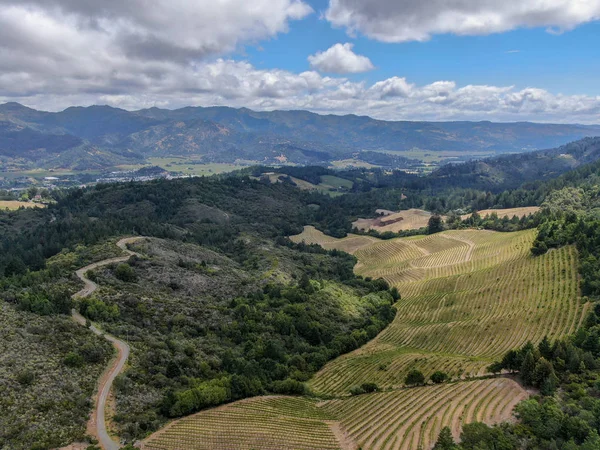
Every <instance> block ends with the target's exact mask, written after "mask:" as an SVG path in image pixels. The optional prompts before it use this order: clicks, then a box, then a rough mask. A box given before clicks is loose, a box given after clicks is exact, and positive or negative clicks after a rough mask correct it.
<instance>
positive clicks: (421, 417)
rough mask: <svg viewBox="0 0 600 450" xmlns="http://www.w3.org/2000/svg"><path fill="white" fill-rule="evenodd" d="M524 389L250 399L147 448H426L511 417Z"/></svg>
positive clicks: (180, 425)
mask: <svg viewBox="0 0 600 450" xmlns="http://www.w3.org/2000/svg"><path fill="white" fill-rule="evenodd" d="M526 397H527V393H526V392H525V391H524V390H523V389H522V388H521V387H520V386H519V384H517V383H516V382H514V381H512V380H511V379H508V378H497V379H487V380H476V381H470V382H459V383H451V384H444V385H437V386H425V387H417V388H405V389H399V390H396V391H391V392H381V393H374V394H366V395H360V396H356V397H351V398H344V399H336V400H328V401H325V402H321V403H315V402H313V401H312V400H308V399H302V398H295V397H255V398H253V399H249V400H243V401H240V402H236V403H232V404H230V405H227V406H223V407H220V408H215V409H212V410H207V411H204V412H201V413H198V414H195V415H193V416H189V417H186V418H184V419H181V420H178V421H175V422H173V423H172V424H171V425H169V426H167V427H165V428H164V429H163V430H162V431H159V432H158V433H155V434H154V435H152V436H150V437H149V438H148V439H146V441H145V442H144V444H143V446H142V448H143V449H145V450H175V449H177V450H208V449H216V450H218V449H227V450H229V449H240V450H242V449H244V450H252V449H261V450H262V449H269V450H279V449H289V450H292V449H293V450H327V449H332V450H333V449H342V450H349V449H352V450H356V449H358V448H362V449H365V450H367V449H373V450H375V449H377V450H379V449H398V450H400V449H402V450H414V449H417V448H420V447H422V448H423V449H429V448H431V446H432V445H433V443H434V442H435V440H436V438H437V435H438V434H439V432H440V430H441V428H442V427H444V426H449V427H451V429H452V431H453V433H454V435H455V437H458V435H459V434H460V429H461V427H462V425H463V424H464V423H469V422H474V421H480V422H485V423H488V424H494V423H498V422H501V421H505V420H511V419H512V410H513V407H514V406H515V405H516V404H517V403H518V402H519V401H521V400H523V399H524V398H526Z"/></svg>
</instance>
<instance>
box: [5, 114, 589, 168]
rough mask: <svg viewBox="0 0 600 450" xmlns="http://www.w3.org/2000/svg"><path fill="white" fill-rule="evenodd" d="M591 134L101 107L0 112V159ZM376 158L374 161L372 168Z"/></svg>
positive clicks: (355, 148) (221, 157) (508, 147)
mask: <svg viewBox="0 0 600 450" xmlns="http://www.w3.org/2000/svg"><path fill="white" fill-rule="evenodd" d="M596 135H600V126H598V125H591V126H589V125H587V126H586V125H576V124H574V125H568V124H567V125H565V124H537V123H530V122H516V123H492V122H408V121H400V122H387V121H381V120H375V119H371V118H369V117H366V116H355V115H346V116H335V115H327V116H324V115H318V114H314V113H311V112H307V111H272V112H257V111H252V110H249V109H246V108H242V109H234V108H229V107H206V108H205V107H186V108H182V109H177V110H166V109H159V108H150V109H144V110H139V111H126V110H123V109H118V108H112V107H109V106H91V107H85V108H84V107H72V108H68V109H66V110H64V111H61V112H56V113H52V112H44V111H37V110H34V109H31V108H27V107H25V106H23V105H20V104H18V103H6V104H3V105H0V162H4V163H10V162H15V161H18V162H23V163H31V164H33V163H35V164H36V165H37V166H38V167H44V168H71V169H79V170H85V169H101V168H108V167H112V166H115V165H118V164H126V163H140V162H143V161H144V160H145V158H147V157H151V156H173V155H181V156H186V157H192V158H195V159H198V160H200V161H202V162H206V163H209V162H236V161H252V162H257V163H262V164H281V163H291V164H318V165H329V164H330V163H331V162H332V161H336V160H344V159H348V158H355V159H357V160H361V161H365V162H373V161H374V160H377V162H374V163H375V164H381V162H383V164H382V165H384V166H386V165H387V166H396V167H397V166H398V165H401V164H402V163H403V162H404V161H405V159H404V157H403V156H402V154H401V153H400V154H398V153H395V154H394V155H393V156H392V155H384V156H382V155H381V154H376V153H374V152H382V151H388V152H390V151H391V152H402V151H407V150H411V149H414V148H418V149H421V150H427V151H432V152H436V151H465V150H468V151H471V152H473V151H475V152H476V151H487V152H490V153H505V152H523V151H530V150H535V149H547V148H553V147H558V146H560V145H563V144H566V143H567V142H571V141H574V140H577V139H581V138H583V137H587V136H596ZM382 159H383V161H382Z"/></svg>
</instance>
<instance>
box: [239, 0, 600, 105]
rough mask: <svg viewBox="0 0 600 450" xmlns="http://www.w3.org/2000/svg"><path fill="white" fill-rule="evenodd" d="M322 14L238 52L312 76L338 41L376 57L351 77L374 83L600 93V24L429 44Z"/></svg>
mask: <svg viewBox="0 0 600 450" xmlns="http://www.w3.org/2000/svg"><path fill="white" fill-rule="evenodd" d="M309 3H310V4H311V6H312V7H313V8H314V9H315V13H314V14H311V15H310V16H308V17H307V18H306V19H304V20H302V21H297V22H292V23H291V25H290V30H289V32H288V33H283V34H280V35H278V36H276V37H274V38H271V39H268V40H265V41H262V42H260V43H258V44H256V45H248V46H247V47H245V48H244V50H243V51H240V52H238V55H239V57H240V58H244V57H246V58H247V59H248V60H249V61H251V62H252V63H253V64H254V65H255V66H256V67H260V68H268V69H277V68H279V69H286V70H290V71H293V72H302V71H305V70H310V65H309V63H308V61H307V57H308V55H312V54H314V53H316V52H318V51H323V50H326V49H327V48H329V47H331V46H332V45H334V44H336V43H338V42H342V43H345V42H351V43H354V44H355V46H354V51H355V53H357V54H361V55H365V56H367V57H369V58H370V59H371V61H372V62H373V64H374V65H375V66H376V69H375V70H373V71H370V72H367V73H364V74H357V75H349V78H351V79H353V80H357V81H358V80H366V81H367V82H369V83H374V82H376V81H378V80H381V79H384V78H389V77H392V76H400V77H406V78H408V79H409V80H411V81H413V82H415V83H417V84H419V85H422V84H428V83H432V82H434V81H437V80H454V81H456V82H457V83H458V84H459V85H467V84H491V85H502V86H511V85H514V86H516V87H517V88H519V89H522V88H526V87H531V86H535V87H538V88H542V89H547V90H551V91H554V92H557V93H559V92H560V93H563V94H567V95H572V94H587V95H600V81H599V79H600V77H599V76H598V74H600V22H592V23H588V24H584V25H581V26H579V27H577V28H575V29H574V30H571V31H567V32H563V33H560V34H552V33H549V32H547V31H546V27H537V28H521V29H518V30H515V31H509V32H504V33H497V34H491V35H487V36H456V35H452V34H444V35H438V36H434V37H433V38H432V39H431V40H429V41H427V42H403V43H384V42H378V41H376V40H372V39H369V38H366V37H365V36H363V35H358V36H355V37H350V36H349V35H348V33H346V31H345V30H344V29H340V28H335V27H332V26H331V24H330V23H329V22H327V21H326V20H324V19H323V18H321V17H320V13H319V11H324V10H325V9H326V3H327V2H322V1H321V2H316V1H313V2H309Z"/></svg>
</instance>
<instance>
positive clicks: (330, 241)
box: [290, 226, 380, 254]
mask: <svg viewBox="0 0 600 450" xmlns="http://www.w3.org/2000/svg"><path fill="white" fill-rule="evenodd" d="M290 239H291V240H292V241H293V242H296V243H300V242H304V243H306V244H318V245H320V246H321V247H323V248H325V249H327V250H333V249H338V250H343V251H345V252H346V253H350V254H353V253H355V252H356V251H357V250H359V249H361V248H363V247H366V246H369V245H371V244H373V243H375V242H380V240H379V239H377V238H374V237H371V236H361V235H358V234H348V236H346V237H345V238H343V239H337V238H334V237H331V236H327V235H326V234H324V233H323V232H321V231H319V230H317V229H316V228H315V227H312V226H306V227H304V231H303V232H302V233H301V234H298V235H296V236H291V237H290Z"/></svg>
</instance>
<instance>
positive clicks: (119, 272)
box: [115, 263, 136, 283]
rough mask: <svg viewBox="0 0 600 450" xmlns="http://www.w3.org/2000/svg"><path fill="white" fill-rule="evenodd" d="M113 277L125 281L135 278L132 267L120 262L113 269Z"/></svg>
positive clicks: (128, 281)
mask: <svg viewBox="0 0 600 450" xmlns="http://www.w3.org/2000/svg"><path fill="white" fill-rule="evenodd" d="M115 277H117V278H118V279H119V280H121V281H125V282H127V283H130V282H132V281H135V279H136V276H135V272H134V271H133V268H132V267H131V266H130V265H129V264H127V263H121V264H119V265H118V266H117V268H116V269H115Z"/></svg>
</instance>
